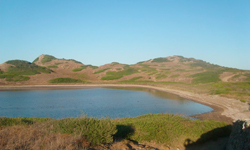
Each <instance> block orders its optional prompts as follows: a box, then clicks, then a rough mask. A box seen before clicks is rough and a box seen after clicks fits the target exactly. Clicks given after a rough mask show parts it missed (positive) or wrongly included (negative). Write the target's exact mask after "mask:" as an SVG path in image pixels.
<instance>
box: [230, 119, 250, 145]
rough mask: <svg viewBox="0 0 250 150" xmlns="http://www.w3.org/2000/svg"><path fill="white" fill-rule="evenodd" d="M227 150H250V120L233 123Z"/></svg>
mask: <svg viewBox="0 0 250 150" xmlns="http://www.w3.org/2000/svg"><path fill="white" fill-rule="evenodd" d="M226 150H250V120H245V121H242V120H237V121H236V122H234V123H233V129H232V133H231V135H230V137H229V140H228V144H227V147H226Z"/></svg>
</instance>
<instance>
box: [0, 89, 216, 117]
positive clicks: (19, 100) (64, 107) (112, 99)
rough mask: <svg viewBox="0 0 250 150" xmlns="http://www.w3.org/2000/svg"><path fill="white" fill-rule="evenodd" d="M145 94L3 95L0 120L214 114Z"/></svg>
mask: <svg viewBox="0 0 250 150" xmlns="http://www.w3.org/2000/svg"><path fill="white" fill-rule="evenodd" d="M144 90H146V91H141V89H140V90H138V89H133V90H124V89H108V88H94V89H74V90H39V91H1V92H0V116H6V117H50V118H66V117H78V116H81V115H82V113H84V114H87V116H93V117H98V118H101V117H106V116H109V118H122V117H135V116H139V115H143V114H149V113H161V112H162V113H166V112H168V113H174V114H184V115H187V116H191V115H195V114H201V113H205V112H210V111H212V110H213V109H212V108H210V107H208V106H205V105H202V104H199V103H195V102H193V101H189V100H186V99H183V98H181V97H179V96H176V95H173V94H169V93H165V92H160V91H155V90H149V89H144Z"/></svg>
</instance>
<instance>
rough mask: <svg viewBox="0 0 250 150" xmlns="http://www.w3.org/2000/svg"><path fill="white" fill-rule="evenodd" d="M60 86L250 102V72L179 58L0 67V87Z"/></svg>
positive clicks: (45, 58)
mask: <svg viewBox="0 0 250 150" xmlns="http://www.w3.org/2000/svg"><path fill="white" fill-rule="evenodd" d="M60 83H63V84H83V83H123V84H126V83H131V84H157V85H159V86H163V85H164V86H170V87H172V88H178V89H181V90H188V91H192V92H198V93H199V92H200V93H208V94H219V95H223V96H229V97H234V98H238V99H242V101H245V100H249V101H250V98H249V97H250V71H248V70H240V69H236V68H228V67H222V66H219V65H215V64H210V63H208V62H205V61H202V60H198V59H194V58H185V57H182V56H169V57H160V58H154V59H150V60H147V61H142V62H138V63H136V64H132V65H127V64H120V63H118V62H112V63H110V64H105V65H102V66H99V67H97V66H92V65H85V64H83V63H81V62H79V61H76V60H73V59H58V58H56V57H54V56H50V55H41V56H39V57H37V58H36V59H35V60H34V61H33V62H32V63H31V62H27V61H24V60H10V61H7V62H5V63H3V64H0V85H41V84H60Z"/></svg>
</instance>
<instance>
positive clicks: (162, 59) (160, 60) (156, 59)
mask: <svg viewBox="0 0 250 150" xmlns="http://www.w3.org/2000/svg"><path fill="white" fill-rule="evenodd" d="M152 62H157V63H162V62H170V61H169V60H168V59H167V58H163V57H160V58H155V59H153V60H152Z"/></svg>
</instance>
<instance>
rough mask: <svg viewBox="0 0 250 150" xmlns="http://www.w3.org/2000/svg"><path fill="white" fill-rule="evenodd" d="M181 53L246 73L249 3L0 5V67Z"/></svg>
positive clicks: (127, 0)
mask: <svg viewBox="0 0 250 150" xmlns="http://www.w3.org/2000/svg"><path fill="white" fill-rule="evenodd" d="M41 54H49V55H53V56H55V57H57V58H66V59H75V60H78V61H81V62H82V63H83V64H92V65H97V66H100V65H104V64H107V63H111V62H120V63H125V64H135V63H137V62H139V61H144V60H149V59H152V58H157V57H167V56H173V55H181V56H184V57H193V58H196V59H202V60H204V61H207V62H210V63H213V64H218V65H221V66H226V67H234V68H240V69H247V70H250V0H123V1H122V0H0V64H1V63H3V62H5V61H7V60H13V59H21V60H27V61H30V62H32V61H33V60H34V59H35V58H36V57H38V56H39V55H41Z"/></svg>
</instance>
